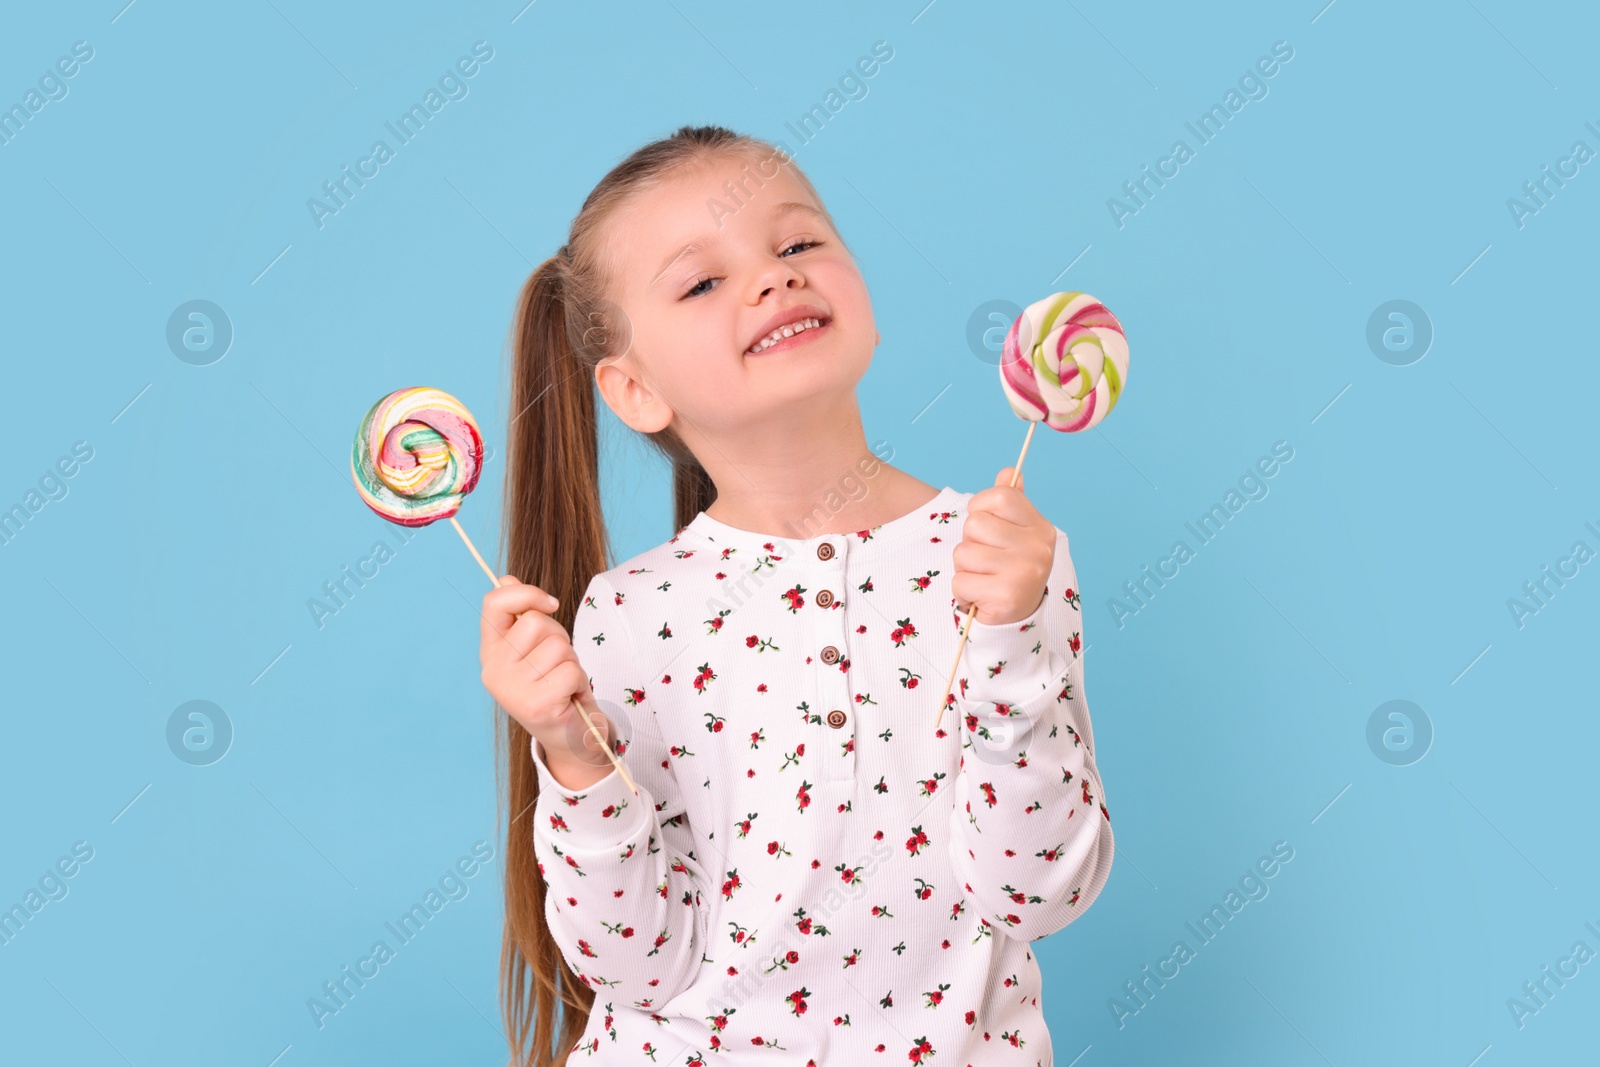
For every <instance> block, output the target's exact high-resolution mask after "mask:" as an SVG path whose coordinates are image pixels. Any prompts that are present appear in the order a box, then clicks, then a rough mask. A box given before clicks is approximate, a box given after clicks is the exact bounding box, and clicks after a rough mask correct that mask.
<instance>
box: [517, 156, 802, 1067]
mask: <svg viewBox="0 0 1600 1067" xmlns="http://www.w3.org/2000/svg"><path fill="white" fill-rule="evenodd" d="M715 152H731V153H740V154H747V155H750V156H752V157H759V158H760V159H761V160H763V161H766V162H770V161H772V160H773V159H778V160H780V165H790V160H789V159H788V157H787V156H786V155H785V154H784V153H782V152H781V151H780V150H779V149H776V148H774V147H773V146H772V145H769V144H767V143H766V142H764V141H759V140H756V139H754V138H751V137H746V136H743V135H741V134H737V133H734V132H733V131H731V130H727V129H724V128H722V127H720V126H698V127H692V126H684V127H682V128H681V129H679V130H678V131H677V132H676V133H674V134H673V135H672V136H670V137H667V138H663V139H662V140H659V141H654V142H652V143H650V144H647V145H645V146H644V147H642V148H640V149H638V150H637V151H636V152H634V153H633V154H632V155H630V156H628V158H627V159H624V160H623V161H622V162H621V163H618V164H617V165H616V166H615V167H613V168H612V169H611V171H610V172H609V173H607V174H606V176H605V177H604V178H602V179H601V180H600V182H599V184H597V185H596V186H595V188H594V190H593V191H592V192H590V194H589V196H588V198H587V199H585V200H584V203H583V208H582V210H581V211H579V212H578V216H577V218H575V219H574V220H573V222H572V228H571V230H570V232H569V235H568V239H567V243H566V244H564V245H562V246H561V249H560V250H559V251H558V252H557V253H556V254H555V255H553V256H551V257H550V258H549V259H547V260H545V261H544V262H543V263H541V264H539V266H538V268H537V269H535V270H534V272H533V274H532V275H530V276H529V277H528V280H527V281H526V282H525V283H524V284H523V287H522V291H521V293H520V294H519V295H518V297H517V307H516V316H515V323H514V326H513V329H512V338H511V340H512V343H511V360H512V365H511V406H510V412H509V414H508V416H507V421H506V474H505V479H506V480H505V509H504V513H503V517H502V523H501V554H502V557H503V558H504V559H505V561H506V567H505V570H504V571H502V572H501V573H506V574H512V575H515V576H516V577H517V578H518V579H520V580H521V581H524V582H527V583H529V584H530V585H536V586H538V587H539V588H541V589H543V590H545V591H546V592H548V593H550V594H551V595H553V596H554V597H556V599H557V600H559V601H560V606H559V607H558V608H557V610H556V612H555V614H554V616H553V617H554V618H555V619H556V620H557V621H558V622H560V623H561V625H562V626H563V627H564V628H565V629H566V631H567V632H568V633H569V634H570V633H571V632H572V624H573V620H574V617H575V615H576V613H577V610H578V607H579V606H580V603H581V601H582V599H583V595H584V593H585V592H587V591H588V587H589V582H590V580H591V579H592V578H593V577H594V576H595V575H596V574H599V573H600V572H602V571H605V570H609V569H610V567H611V563H610V558H611V546H610V541H609V538H608V536H607V533H606V526H605V520H604V516H603V515H602V514H601V508H600V463H599V452H600V448H599V416H598V410H597V408H596V405H595V392H596V390H595V378H594V372H595V368H596V367H597V366H599V364H600V363H601V362H602V361H603V360H605V359H607V358H609V357H613V356H616V355H619V354H621V353H623V352H626V351H627V350H628V349H629V347H631V344H632V337H631V334H630V329H629V323H628V321H627V318H626V316H624V315H623V314H622V312H621V309H620V308H618V307H616V305H614V304H611V303H610V302H608V301H607V300H606V299H605V294H606V292H607V291H609V287H610V284H609V283H610V280H609V279H608V278H607V277H606V272H605V267H604V265H603V263H602V261H601V249H602V247H603V243H602V241H601V239H600V233H601V228H602V226H603V225H604V224H605V222H606V220H607V219H608V218H610V217H611V215H612V214H613V213H614V212H615V210H616V209H617V208H618V207H619V206H620V205H621V204H622V203H623V202H624V201H625V200H626V199H627V198H628V197H629V196H631V195H633V194H634V193H636V192H637V191H638V190H639V189H641V188H643V187H645V186H648V185H650V184H651V183H653V182H655V181H656V180H657V179H659V178H661V177H662V176H664V175H666V174H668V173H670V172H672V171H673V170H675V169H677V168H679V167H680V166H682V165H684V164H686V163H693V162H695V161H697V160H699V159H701V158H703V157H704V156H706V155H709V154H711V153H715ZM794 174H795V177H796V178H797V179H798V180H799V181H800V182H801V183H802V184H803V185H804V186H805V187H806V188H807V189H810V188H811V183H810V182H809V181H808V180H807V179H806V177H805V175H804V174H802V173H800V171H799V169H798V168H796V170H795V172H794ZM812 192H813V193H814V192H815V190H812ZM818 202H819V203H820V198H819V200H818ZM824 210H825V209H824ZM830 221H831V220H830ZM644 436H645V437H646V439H647V440H648V441H649V442H650V443H651V445H652V446H654V447H655V448H656V449H657V451H659V452H660V453H661V454H662V455H663V456H664V457H665V458H666V459H667V460H668V462H670V463H671V465H672V500H673V521H674V523H675V526H674V530H675V531H676V530H682V529H683V527H685V526H687V525H688V524H689V523H690V522H691V521H693V519H694V517H695V516H696V515H698V514H699V513H700V512H702V511H704V510H706V509H707V508H709V507H710V506H711V504H712V503H713V502H714V501H715V500H716V497H717V490H716V486H715V484H714V483H713V482H712V481H711V477H710V475H709V474H707V473H706V469H705V468H704V467H703V466H702V465H701V464H700V461H699V460H698V459H697V458H696V457H695V455H694V453H693V451H691V450H690V449H689V447H688V445H686V444H685V443H684V441H683V439H682V438H681V437H679V436H678V435H677V433H676V431H674V430H672V429H670V428H668V429H663V430H659V431H657V432H655V433H650V434H646V435H644ZM495 710H496V712H497V713H502V714H498V715H497V719H500V720H501V721H502V729H501V730H500V731H499V732H497V733H496V766H495V772H496V778H497V783H498V786H499V794H500V798H501V804H500V818H501V825H502V826H503V827H504V828H505V833H506V838H505V840H506V847H505V852H504V854H505V857H506V862H505V902H506V910H505V933H504V937H503V939H502V943H501V952H500V1014H501V1018H502V1019H503V1021H504V1023H505V1033H506V1039H507V1041H508V1042H509V1044H510V1047H511V1048H510V1051H511V1062H512V1064H514V1065H515V1067H565V1065H566V1063H567V1058H568V1054H569V1053H570V1051H571V1050H572V1049H573V1047H574V1046H575V1045H576V1044H577V1043H578V1041H579V1040H581V1039H582V1037H583V1033H584V1030H585V1028H586V1027H587V1025H588V1021H589V1012H590V1009H591V1008H592V1007H593V1004H594V997H595V991H594V990H593V989H592V988H590V987H589V986H587V985H585V984H584V983H583V982H582V981H580V980H579V979H578V977H577V975H576V973H575V972H573V971H572V970H570V968H569V967H568V966H567V965H566V963H565V960H564V958H563V956H562V954H561V948H560V946H559V945H558V944H557V943H556V941H555V939H554V937H553V936H552V935H551V933H550V929H549V926H548V924H547V923H546V921H545V914H544V911H545V893H546V890H545V883H544V876H543V875H541V874H540V873H539V862H538V858H537V856H536V855H535V854H534V845H533V817H534V807H535V805H536V803H537V802H538V799H539V777H538V770H537V768H536V767H535V766H534V764H533V753H532V747H531V746H532V737H531V735H530V734H529V733H528V731H527V730H526V729H524V728H523V726H522V725H521V724H520V723H518V722H517V721H516V720H515V719H514V718H512V717H511V716H510V715H508V714H503V712H504V709H503V708H501V707H500V706H499V704H498V703H496V705H495ZM558 1010H559V1012H560V1019H559V1023H560V1026H559V1030H558V1028H557V1021H558V1020H557V1018H556V1015H557V1011H558Z"/></svg>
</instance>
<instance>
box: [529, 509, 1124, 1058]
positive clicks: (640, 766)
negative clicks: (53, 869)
mask: <svg viewBox="0 0 1600 1067" xmlns="http://www.w3.org/2000/svg"><path fill="white" fill-rule="evenodd" d="M971 496H972V494H971V493H960V492H956V491H955V490H953V489H950V488H949V487H946V488H944V489H943V490H941V491H940V492H939V494H938V496H936V497H935V498H934V499H933V500H931V501H929V503H928V504H926V505H924V506H923V507H921V508H918V509H917V510H916V511H914V512H912V513H911V514H908V515H904V516H901V517H900V518H897V519H894V520H891V521H889V522H886V523H883V524H882V525H879V526H876V527H874V528H873V529H871V530H863V531H861V532H859V533H854V534H832V535H825V536H818V537H813V538H810V539H806V540H800V539H796V538H783V537H779V536H769V535H764V534H758V533H752V532H749V531H745V530H739V529H736V528H734V527H731V526H727V525H725V524H723V523H721V522H718V521H717V520H715V519H712V518H711V517H710V516H708V515H706V514H705V513H704V512H701V513H700V514H699V515H698V516H697V517H696V518H695V519H694V521H692V522H691V523H689V525H687V526H685V527H684V528H683V529H682V530H680V531H679V532H678V533H677V535H676V536H674V537H673V538H672V539H671V540H670V541H667V542H665V543H664V544H661V545H658V546H656V547H655V548H652V549H650V550H648V551H646V552H643V553H641V554H640V555H637V556H635V557H634V558H632V559H630V560H628V561H627V562H625V563H623V564H620V565H619V566H616V567H614V568H612V569H610V570H608V571H605V572H603V573H601V574H598V575H596V576H595V577H594V579H593V580H592V581H591V582H590V584H589V587H588V590H587V592H586V595H585V596H584V599H583V602H582V604H580V605H579V607H578V608H577V613H576V620H575V622H574V625H573V644H574V647H575V648H576V650H577V653H578V656H579V659H580V660H581V661H582V663H583V665H584V668H585V670H586V671H587V672H588V674H589V679H590V684H591V686H592V687H593V689H594V692H595V695H596V698H597V699H598V700H599V701H600V706H601V707H602V709H603V710H605V712H606V713H607V715H608V716H609V717H610V718H611V720H612V721H613V722H614V723H616V725H617V734H618V738H619V739H618V740H617V741H616V742H614V748H615V750H616V751H618V752H619V754H621V755H622V756H623V759H624V763H625V764H626V766H627V768H628V772H629V774H630V775H631V776H632V777H633V779H634V781H635V782H636V783H637V784H638V786H639V794H638V795H637V796H635V795H634V793H633V792H632V791H631V790H630V789H629V788H628V786H627V783H626V782H624V781H623V780H622V778H621V776H620V775H618V774H617V772H616V771H615V770H613V771H612V772H611V773H610V774H609V775H608V776H607V777H605V778H603V779H601V780H600V781H598V782H596V783H595V784H594V785H592V786H590V787H588V788H587V789H582V790H569V789H566V788H563V787H562V786H561V785H559V784H558V783H557V782H556V781H555V779H554V778H553V777H552V776H551V774H550V771H549V768H548V766H546V764H545V763H544V761H543V757H542V753H541V751H540V748H539V745H538V744H537V742H535V743H534V745H533V751H534V759H535V763H536V766H537V768H538V774H539V798H538V802H537V804H536V806H535V813H534V814H535V818H534V825H535V831H534V833H535V852H536V855H537V858H538V861H539V870H540V872H541V874H542V875H543V877H544V879H545V884H546V886H547V896H546V901H545V904H546V907H545V915H546V918H547V920H548V922H549V926H550V929H551V931H552V933H553V935H554V937H555V940H556V942H557V943H558V944H559V945H560V947H561V950H562V953H563V955H564V956H565V958H566V960H567V962H568V965H569V967H570V968H571V969H572V971H573V973H574V974H576V975H577V978H578V980H579V981H581V982H583V983H584V984H586V985H587V986H589V987H590V988H592V989H593V990H594V992H595V1002H594V1007H593V1010H592V1012H591V1014H590V1017H589V1024H588V1028H587V1030H586V1031H585V1033H584V1035H583V1039H582V1041H581V1042H580V1043H579V1044H578V1045H576V1046H575V1047H574V1052H573V1056H572V1060H571V1062H574V1063H580V1062H592V1063H596V1064H619V1065H621V1064H626V1065H629V1067H633V1065H637V1064H640V1063H659V1064H663V1065H667V1064H671V1065H684V1064H688V1065H693V1064H700V1063H708V1062H712V1061H713V1060H715V1061H717V1062H720V1063H723V1064H727V1065H730V1067H737V1065H739V1064H781V1065H784V1067H789V1065H795V1067H799V1065H802V1064H809V1065H835V1064H839V1065H850V1067H854V1065H857V1064H867V1063H874V1062H883V1063H905V1062H907V1061H908V1060H909V1061H910V1062H912V1063H923V1062H927V1061H935V1062H937V1063H941V1064H951V1065H960V1064H984V1065H988V1064H1026V1065H1030V1067H1031V1065H1039V1067H1047V1065H1049V1064H1051V1063H1052V1056H1051V1039H1050V1034H1049V1032H1048V1030H1047V1028H1046V1025H1045V1020H1044V1015H1043V1011H1042V1008H1041V1004H1040V998H1041V996H1042V990H1041V988H1040V972H1039V966H1038V963H1037V961H1036V960H1035V958H1034V955H1033V953H1032V952H1031V951H1029V948H1028V943H1029V942H1030V941H1035V940H1037V939H1039V938H1041V937H1045V936H1047V935H1049V934H1052V933H1054V932H1056V931H1057V930H1060V929H1062V928H1063V927H1065V926H1066V925H1067V924H1068V923H1070V922H1072V921H1073V920H1074V919H1076V918H1078V917H1079V916H1080V915H1082V914H1083V913H1084V911H1085V910H1087V909H1088V907H1089V905H1090V904H1092V903H1093V902H1094V899H1095V897H1096V896H1098V895H1099V893H1100V890H1101V888H1102V887H1103V886H1104V885H1105V883H1106V879H1107V878H1108V877H1109V875H1110V871H1111V861H1112V854H1113V842H1112V834H1111V821H1110V815H1109V813H1108V812H1107V809H1106V804H1105V791H1104V788H1103V787H1102V785H1101V782H1100V774H1099V771H1098V770H1097V769H1096V767H1095V760H1094V734H1093V731H1092V729H1091V727H1090V723H1089V709H1088V706H1087V705H1086V704H1085V702H1084V692H1083V659H1082V656H1081V651H1082V648H1083V632H1082V631H1083V616H1082V611H1081V608H1080V601H1079V596H1078V589H1077V577H1076V574H1075V572H1074V570H1073V566H1072V559H1071V557H1070V556H1069V554H1068V551H1067V538H1066V535H1065V534H1064V533H1062V532H1061V531H1060V529H1059V528H1058V529H1057V531H1056V546H1055V560H1054V566H1053V569H1052V570H1051V573H1050V577H1049V580H1048V587H1047V589H1046V591H1045V596H1044V600H1043V602H1042V603H1041V604H1040V606H1039V607H1038V609H1037V610H1035V612H1034V613H1033V614H1032V615H1030V616H1028V617H1027V618H1026V619H1023V620H1021V621H1019V622H1015V623H1010V624H1005V625H985V624H983V623H980V622H977V621H976V620H974V622H973V623H972V627H971V632H970V635H969V639H968V641H967V644H966V647H965V648H964V649H963V651H962V653H961V663H960V667H959V669H958V671H957V674H956V684H955V689H956V692H955V694H954V696H953V697H952V700H951V704H950V705H949V706H947V707H946V709H945V712H944V716H943V720H942V722H941V724H940V726H939V728H937V729H935V727H934V720H935V718H936V717H937V716H938V712H939V694H938V692H937V690H938V688H939V686H940V685H942V684H943V683H944V680H945V676H946V674H947V673H948V672H949V669H950V664H951V661H952V659H953V657H954V655H955V652H956V645H957V642H958V641H959V638H960V631H961V626H962V624H963V623H964V622H965V619H966V615H965V613H964V612H959V611H957V610H956V608H955V606H954V605H955V600H954V598H953V597H952V596H951V594H950V578H951V575H952V573H953V566H952V564H951V552H952V550H953V549H954V548H955V546H956V545H957V544H958V543H959V542H960V540H961V530H962V525H963V523H964V521H965V515H966V505H967V501H968V500H969V499H970V498H971ZM869 1054H871V1055H869ZM880 1057H886V1058H880Z"/></svg>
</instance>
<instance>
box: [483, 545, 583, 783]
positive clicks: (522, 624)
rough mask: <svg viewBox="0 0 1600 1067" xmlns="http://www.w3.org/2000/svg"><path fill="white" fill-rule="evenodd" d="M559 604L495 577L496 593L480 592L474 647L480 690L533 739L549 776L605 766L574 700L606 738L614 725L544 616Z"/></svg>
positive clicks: (568, 645) (566, 642)
mask: <svg viewBox="0 0 1600 1067" xmlns="http://www.w3.org/2000/svg"><path fill="white" fill-rule="evenodd" d="M557 606H558V601H557V600H556V598H555V597H553V596H551V595H550V594H549V593H546V592H545V591H544V590H543V589H540V588H539V587H538V586H536V585H527V584H525V583H523V582H520V581H518V580H517V579H516V578H514V577H512V576H511V575H509V574H508V575H506V576H505V577H503V578H501V579H500V586H499V587H498V588H496V589H491V590H490V591H489V592H487V593H485V594H484V596H483V612H482V615H483V625H482V628H481V633H480V639H479V644H478V658H479V660H480V662H481V663H482V664H483V672H482V679H483V687H484V688H485V689H487V690H488V691H489V693H490V694H491V695H492V696H493V697H494V698H495V700H497V701H499V702H500V706H501V707H503V708H505V709H506V712H507V713H508V714H509V715H510V716H511V717H512V718H513V719H516V720H517V722H519V723H521V724H522V726H523V728H524V729H526V730H527V731H528V732H529V733H530V734H532V735H533V736H534V737H535V738H537V739H538V742H539V745H540V747H541V749H542V750H543V752H544V758H545V764H546V766H548V767H549V768H550V769H551V771H552V772H556V771H562V772H571V771H576V770H578V769H579V768H594V767H596V766H598V765H602V764H603V765H605V766H606V767H609V766H610V761H609V760H607V759H606V757H605V755H604V754H603V753H602V752H600V751H599V748H598V744H599V742H597V741H596V740H595V739H594V735H593V734H592V733H590V732H589V731H588V730H587V729H586V728H585V727H584V725H583V720H582V719H581V718H579V717H578V713H577V712H576V711H575V710H573V707H572V702H573V701H574V700H578V701H581V702H582V703H583V708H584V710H585V711H587V712H588V713H589V718H591V719H592V720H594V724H595V726H596V727H597V728H598V729H599V730H600V732H601V733H602V734H604V735H605V737H606V740H607V742H608V743H609V742H610V741H611V734H612V727H611V723H610V721H609V720H608V719H606V717H605V715H604V714H603V713H602V712H601V711H600V707H599V705H598V704H597V703H596V701H595V698H594V692H593V691H592V690H591V689H590V688H589V676H588V674H587V673H586V672H585V671H584V669H583V665H582V664H581V663H579V662H578V654H577V652H576V651H574V650H573V647H572V638H571V637H569V636H568V635H567V631H566V630H565V629H563V628H562V626H561V624H560V623H559V622H557V621H556V620H554V619H552V618H551V617H550V616H549V614H548V613H549V612H552V611H554V610H555V609H556V607H557ZM588 777H590V778H594V777H595V775H594V774H593V773H589V775H588Z"/></svg>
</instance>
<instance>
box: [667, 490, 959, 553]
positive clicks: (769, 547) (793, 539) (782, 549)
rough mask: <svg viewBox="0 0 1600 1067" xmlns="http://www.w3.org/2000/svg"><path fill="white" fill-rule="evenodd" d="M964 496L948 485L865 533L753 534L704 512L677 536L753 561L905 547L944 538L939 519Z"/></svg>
mask: <svg viewBox="0 0 1600 1067" xmlns="http://www.w3.org/2000/svg"><path fill="white" fill-rule="evenodd" d="M964 496H965V494H963V493H960V492H958V491H956V490H955V489H952V488H950V487H949V486H948V485H947V486H945V487H944V488H943V489H940V490H939V492H938V494H937V495H935V496H934V497H933V498H932V499H930V500H929V501H928V502H927V503H926V504H923V505H921V506H919V507H916V508H914V509H912V510H911V511H910V512H907V513H906V514H904V515H901V516H899V517H898V518H894V519H890V520H889V521H888V522H883V523H879V524H878V525H877V526H874V527H871V528H870V529H867V530H858V531H856V532H854V533H827V534H818V535H817V536H815V537H808V538H801V537H797V536H794V535H793V534H788V535H785V534H776V533H757V532H755V531H753V530H741V529H739V528H738V527H736V526H729V525H728V524H727V523H724V522H718V521H717V520H716V519H713V518H712V517H711V516H710V515H707V514H706V513H705V512H704V511H702V512H700V513H699V514H698V515H696V516H695V517H694V518H693V519H691V520H690V521H689V524H688V525H687V526H685V527H684V528H683V529H682V530H680V531H679V532H678V537H679V538H680V539H685V540H689V541H695V542H699V543H700V544H702V545H704V546H708V547H709V548H711V549H712V550H713V551H718V552H721V551H724V550H726V549H733V550H735V551H737V552H738V553H739V554H740V555H741V556H745V557H747V558H749V559H757V558H759V557H761V556H767V555H774V556H781V557H784V558H794V557H796V556H797V555H801V554H806V555H809V554H812V553H814V552H815V551H816V549H817V547H818V546H819V545H821V544H822V543H823V542H825V541H827V542H832V543H833V544H835V545H838V544H839V543H840V542H842V541H845V540H848V541H849V543H850V544H852V545H860V544H872V545H878V546H885V545H896V544H906V543H909V542H911V541H915V540H925V539H927V538H929V537H935V536H946V535H947V531H948V530H949V529H950V527H949V526H948V525H945V524H943V523H941V522H940V519H941V518H944V519H948V518H949V517H950V513H952V512H955V511H957V509H958V506H959V505H961V504H962V501H963V499H964Z"/></svg>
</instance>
